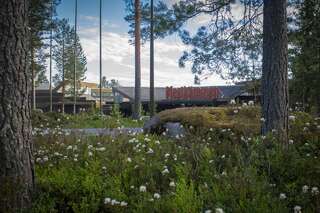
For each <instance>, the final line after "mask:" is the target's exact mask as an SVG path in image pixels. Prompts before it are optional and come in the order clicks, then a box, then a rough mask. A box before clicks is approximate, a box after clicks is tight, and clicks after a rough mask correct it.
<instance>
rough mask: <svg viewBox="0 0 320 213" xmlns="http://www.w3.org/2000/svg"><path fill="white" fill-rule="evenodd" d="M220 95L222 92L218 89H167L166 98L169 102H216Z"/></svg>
mask: <svg viewBox="0 0 320 213" xmlns="http://www.w3.org/2000/svg"><path fill="white" fill-rule="evenodd" d="M220 95H221V91H220V89H219V88H217V87H181V88H173V87H167V88H166V98H167V99H169V100H214V99H216V98H219V97H220Z"/></svg>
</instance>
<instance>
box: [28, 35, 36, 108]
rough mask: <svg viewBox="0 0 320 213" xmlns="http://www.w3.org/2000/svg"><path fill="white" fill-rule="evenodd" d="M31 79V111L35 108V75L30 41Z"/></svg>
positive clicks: (32, 49)
mask: <svg viewBox="0 0 320 213" xmlns="http://www.w3.org/2000/svg"><path fill="white" fill-rule="evenodd" d="M30 49H31V75H32V76H31V79H32V109H33V110H35V109H36V108H37V104H36V74H35V62H34V48H33V45H32V41H31V46H30Z"/></svg>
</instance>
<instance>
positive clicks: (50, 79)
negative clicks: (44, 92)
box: [49, 0, 53, 112]
mask: <svg viewBox="0 0 320 213" xmlns="http://www.w3.org/2000/svg"><path fill="white" fill-rule="evenodd" d="M52 19H53V0H51V20H50V21H51V23H50V68H49V69H50V74H49V91H50V112H52V28H53V26H52V25H53V20H52Z"/></svg>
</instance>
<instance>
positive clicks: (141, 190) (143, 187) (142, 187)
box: [139, 185, 147, 192]
mask: <svg viewBox="0 0 320 213" xmlns="http://www.w3.org/2000/svg"><path fill="white" fill-rule="evenodd" d="M139 191H140V192H146V191H147V187H146V186H143V185H142V186H140V187H139Z"/></svg>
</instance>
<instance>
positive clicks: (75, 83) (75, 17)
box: [73, 0, 78, 114]
mask: <svg viewBox="0 0 320 213" xmlns="http://www.w3.org/2000/svg"><path fill="white" fill-rule="evenodd" d="M77 19H78V0H76V5H75V11H74V50H73V51H74V64H73V95H74V98H73V114H76V113H77V108H76V107H77V80H76V77H77V75H76V71H77Z"/></svg>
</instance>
